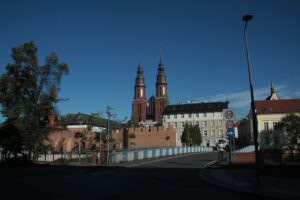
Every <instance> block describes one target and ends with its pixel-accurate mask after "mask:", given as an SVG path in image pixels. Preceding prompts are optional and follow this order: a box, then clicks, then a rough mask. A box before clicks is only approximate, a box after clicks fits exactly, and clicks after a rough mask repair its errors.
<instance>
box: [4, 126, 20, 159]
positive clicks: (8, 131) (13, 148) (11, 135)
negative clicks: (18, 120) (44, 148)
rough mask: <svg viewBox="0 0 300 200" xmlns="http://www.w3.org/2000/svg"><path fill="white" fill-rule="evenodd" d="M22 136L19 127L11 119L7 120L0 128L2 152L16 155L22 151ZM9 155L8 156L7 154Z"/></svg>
mask: <svg viewBox="0 0 300 200" xmlns="http://www.w3.org/2000/svg"><path fill="white" fill-rule="evenodd" d="M22 142H23V140H22V136H21V132H20V130H19V128H18V127H17V126H16V125H15V124H14V123H13V122H11V121H7V122H6V123H4V124H3V125H2V126H1V128H0V146H1V147H2V148H3V152H4V154H7V155H9V154H10V153H12V154H14V155H16V154H18V153H21V151H22ZM8 157H9V156H8Z"/></svg>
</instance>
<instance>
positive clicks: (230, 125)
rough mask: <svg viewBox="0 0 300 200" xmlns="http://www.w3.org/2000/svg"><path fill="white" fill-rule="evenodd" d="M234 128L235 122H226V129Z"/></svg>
mask: <svg viewBox="0 0 300 200" xmlns="http://www.w3.org/2000/svg"><path fill="white" fill-rule="evenodd" d="M233 126H234V122H233V121H231V120H229V121H227V122H226V128H228V129H229V128H230V129H232V128H233Z"/></svg>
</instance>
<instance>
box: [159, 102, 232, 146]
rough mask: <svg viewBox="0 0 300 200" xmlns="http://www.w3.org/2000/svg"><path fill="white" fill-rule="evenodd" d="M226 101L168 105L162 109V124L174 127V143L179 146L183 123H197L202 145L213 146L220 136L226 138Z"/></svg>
mask: <svg viewBox="0 0 300 200" xmlns="http://www.w3.org/2000/svg"><path fill="white" fill-rule="evenodd" d="M227 108H228V102H210V103H204V102H202V103H188V104H177V105H169V106H167V107H166V108H165V110H164V111H163V125H164V126H174V128H176V132H177V134H176V145H177V146H181V135H182V132H183V130H184V125H185V124H186V123H187V124H190V125H198V126H199V128H200V130H201V134H202V141H203V142H202V145H206V146H215V145H216V143H217V141H218V140H219V139H221V138H226V121H224V120H223V109H227Z"/></svg>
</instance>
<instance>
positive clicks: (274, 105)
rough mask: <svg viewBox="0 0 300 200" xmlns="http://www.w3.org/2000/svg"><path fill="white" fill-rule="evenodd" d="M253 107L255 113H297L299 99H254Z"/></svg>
mask: <svg viewBox="0 0 300 200" xmlns="http://www.w3.org/2000/svg"><path fill="white" fill-rule="evenodd" d="M255 108H256V113H257V114H272V113H297V112H300V99H284V100H274V101H268V100H264V101H255Z"/></svg>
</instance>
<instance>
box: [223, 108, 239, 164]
mask: <svg viewBox="0 0 300 200" xmlns="http://www.w3.org/2000/svg"><path fill="white" fill-rule="evenodd" d="M235 116H236V115H235V111H234V110H233V109H224V110H223V119H224V120H225V121H226V128H227V131H226V135H227V137H228V139H229V154H228V158H229V164H230V165H231V152H232V145H233V143H234V142H233V141H234V137H235V134H234V130H233V128H234V121H235ZM233 149H234V147H233Z"/></svg>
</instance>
